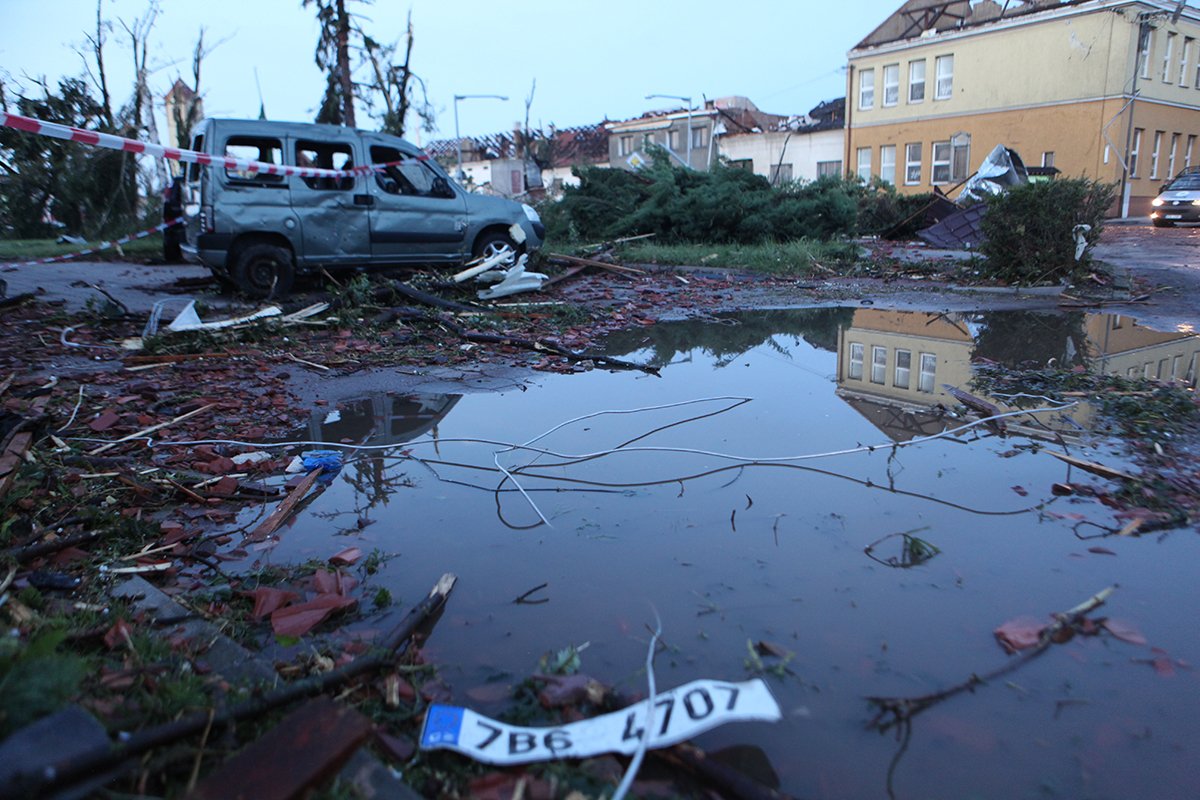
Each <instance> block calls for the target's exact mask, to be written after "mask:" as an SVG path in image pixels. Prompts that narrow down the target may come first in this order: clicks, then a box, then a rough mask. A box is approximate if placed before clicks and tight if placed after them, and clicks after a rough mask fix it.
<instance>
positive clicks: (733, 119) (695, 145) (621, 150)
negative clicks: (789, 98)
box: [608, 96, 786, 170]
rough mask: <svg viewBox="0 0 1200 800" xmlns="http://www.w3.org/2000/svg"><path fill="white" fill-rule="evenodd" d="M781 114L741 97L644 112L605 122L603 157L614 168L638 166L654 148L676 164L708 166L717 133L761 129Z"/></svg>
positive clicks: (774, 122) (714, 155)
mask: <svg viewBox="0 0 1200 800" xmlns="http://www.w3.org/2000/svg"><path fill="white" fill-rule="evenodd" d="M784 119H786V117H784V116H782V115H779V114H766V113H763V112H762V111H759V110H758V107H757V106H755V105H754V103H752V102H750V101H749V100H748V99H746V98H745V97H736V96H734V97H722V98H719V99H717V100H708V101H706V102H705V103H704V105H703V106H702V107H701V108H694V109H691V110H689V109H686V108H680V109H671V110H664V111H648V112H646V113H645V114H643V115H642V116H640V117H637V118H636V119H630V120H625V121H624V122H610V123H608V132H609V137H610V138H609V145H608V159H609V163H610V164H612V166H614V167H619V168H621V169H627V170H634V169H639V168H640V167H641V166H642V165H643V164H645V163H647V162H648V160H649V158H650V156H649V153H650V151H651V149H652V148H654V147H661V148H663V149H664V150H666V151H667V153H669V154H670V156H671V158H672V161H673V162H674V163H676V164H680V165H683V166H688V167H691V168H692V169H698V170H709V169H711V168H712V165H713V164H715V163H716V161H717V156H718V150H717V138H718V137H720V136H723V135H725V134H726V133H729V132H730V131H732V132H738V133H750V132H752V131H755V130H767V129H769V128H770V127H772V126H774V125H777V124H779V122H780V121H781V120H784Z"/></svg>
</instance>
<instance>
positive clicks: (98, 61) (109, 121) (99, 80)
mask: <svg viewBox="0 0 1200 800" xmlns="http://www.w3.org/2000/svg"><path fill="white" fill-rule="evenodd" d="M103 5H104V0H96V32H95V33H85V34H84V35H83V38H84V43H85V44H86V46H87V52H82V51H76V52H78V53H79V57H80V59H82V61H83V69H84V72H85V73H87V76H88V78H89V79H90V80H91V81H92V84H93V85H94V86H95V87H96V90H97V91H98V92H100V106H101V109H102V110H103V122H104V125H105V127H106V128H108V129H109V130H110V131H111V130H113V128H114V127H115V122H116V120H115V116H114V115H113V110H112V95H110V94H109V91H108V75H107V73H106V72H105V70H104V43H105V41H106V40H107V36H106V34H107V33H108V31H111V30H112V23H110V22H108V21H106V20H105V19H104V12H103V8H102V6H103ZM89 58H90V59H91V61H89V60H88V59H89ZM93 62H94V64H93Z"/></svg>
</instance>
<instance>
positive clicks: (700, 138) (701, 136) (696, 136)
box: [692, 127, 708, 150]
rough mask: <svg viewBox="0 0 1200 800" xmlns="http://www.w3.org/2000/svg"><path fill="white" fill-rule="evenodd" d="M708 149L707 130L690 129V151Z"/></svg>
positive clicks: (705, 128)
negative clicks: (698, 148)
mask: <svg viewBox="0 0 1200 800" xmlns="http://www.w3.org/2000/svg"><path fill="white" fill-rule="evenodd" d="M697 147H708V128H707V127H700V128H692V149H693V150H694V149H696V148H697Z"/></svg>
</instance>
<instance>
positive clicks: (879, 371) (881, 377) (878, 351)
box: [871, 344, 887, 386]
mask: <svg viewBox="0 0 1200 800" xmlns="http://www.w3.org/2000/svg"><path fill="white" fill-rule="evenodd" d="M871 383H874V384H876V385H878V386H886V385H887V348H886V347H883V346H881V345H877V344H876V345H872V346H871Z"/></svg>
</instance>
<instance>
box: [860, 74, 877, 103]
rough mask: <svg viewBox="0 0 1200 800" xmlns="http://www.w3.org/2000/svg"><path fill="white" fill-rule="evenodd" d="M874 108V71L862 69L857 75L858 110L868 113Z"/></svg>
mask: <svg viewBox="0 0 1200 800" xmlns="http://www.w3.org/2000/svg"><path fill="white" fill-rule="evenodd" d="M874 107H875V69H874V68H871V69H864V70H863V71H861V72H859V73H858V110H859V111H870V110H871V109H872V108H874Z"/></svg>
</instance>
